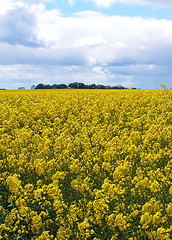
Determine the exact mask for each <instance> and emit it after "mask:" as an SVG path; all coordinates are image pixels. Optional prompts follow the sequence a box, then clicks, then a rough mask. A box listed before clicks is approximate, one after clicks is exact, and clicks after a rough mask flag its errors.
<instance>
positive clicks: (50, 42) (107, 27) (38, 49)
mask: <svg viewBox="0 0 172 240" xmlns="http://www.w3.org/2000/svg"><path fill="white" fill-rule="evenodd" d="M6 1H7V2H6V5H4V6H5V7H4V9H5V10H4V11H2V12H0V28H1V32H0V52H1V54H0V64H1V65H3V66H4V68H5V69H6V76H5V78H4V79H7V78H8V79H10V77H12V74H11V75H10V72H11V73H14V69H13V70H11V71H8V70H7V69H8V66H9V68H10V67H12V66H15V67H16V66H26V65H27V66H30V68H29V67H27V68H24V67H23V69H22V68H21V67H16V68H17V69H18V70H17V74H16V73H15V74H14V75H13V76H14V78H16V79H19V80H20V79H21V80H22V78H24V75H25V74H26V79H29V77H30V79H32V81H33V82H34V81H36V79H39V80H42V81H46V79H50V78H51V79H52V80H51V81H52V83H54V82H55V79H56V77H57V79H60V74H61V80H62V82H65V81H67V82H68V81H70V82H72V81H77V80H78V81H83V82H85V83H88V81H89V80H88V78H89V79H90V81H91V82H90V83H94V82H95V83H102V84H106V82H107V84H111V85H116V84H120V82H121V84H122V83H123V84H125V86H129V85H130V84H132V85H133V86H134V85H135V86H136V82H135V79H137V81H138V82H139V81H140V80H139V76H141V78H142V79H143V75H144V76H145V79H148V78H146V74H153V73H154V74H155V73H158V74H159V73H160V74H159V75H158V77H160V76H163V74H164V73H165V71H160V70H159V69H160V68H161V67H162V66H165V65H166V66H171V64H172V55H171V51H172V21H170V20H156V19H144V18H141V17H120V16H106V15H103V14H101V13H98V12H93V11H85V12H79V13H75V14H73V15H69V16H63V15H62V14H61V12H60V11H59V10H58V9H54V10H49V11H47V10H46V9H45V6H44V5H43V4H42V3H43V2H44V1H36V0H35V1H30V2H29V3H33V5H31V6H29V7H28V4H26V1H12V0H11V1H10V0H6ZM107 2H108V0H107ZM140 2H141V1H140ZM142 2H143V1H142ZM144 2H145V1H144ZM157 2H158V1H157ZM165 2H166V3H167V1H165ZM36 3H38V4H36ZM109 3H110V2H109ZM10 4H11V5H10ZM0 6H2V3H1V4H0ZM138 65H139V66H144V67H139V68H138ZM33 66H37V67H35V68H33ZM38 66H39V67H38ZM45 66H46V67H45ZM47 66H48V69H47ZM134 67H135V68H134ZM2 68H3V67H2ZM56 68H58V69H62V70H61V72H60V70H59V72H58V73H56V72H55V69H56ZM10 69H11V68H10ZM28 69H30V71H33V73H34V75H29V70H28ZM36 69H37V70H36ZM52 69H53V70H52ZM68 69H70V71H68ZM169 69H170V68H167V70H168V73H170V74H171V72H170V70H169ZM142 71H143V72H144V74H143V72H142ZM19 72H22V75H19ZM168 73H167V74H168ZM53 74H54V75H53ZM65 74H66V75H65ZM84 74H85V75H84ZM170 74H169V75H170ZM48 75H49V76H48ZM3 76H4V75H3ZM27 76H28V77H27ZM70 79H71V80H70ZM167 79H168V76H167ZM0 81H2V82H3V81H4V80H3V78H2V76H1V77H0ZM28 81H29V80H28ZM48 81H50V80H48ZM19 83H20V81H19ZM33 84H34V83H33ZM127 84H128V85H127ZM1 85H2V84H1Z"/></svg>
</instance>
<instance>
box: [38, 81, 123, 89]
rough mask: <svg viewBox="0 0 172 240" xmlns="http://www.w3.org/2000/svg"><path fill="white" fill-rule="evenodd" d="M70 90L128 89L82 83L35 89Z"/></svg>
mask: <svg viewBox="0 0 172 240" xmlns="http://www.w3.org/2000/svg"><path fill="white" fill-rule="evenodd" d="M68 88H73V89H127V88H125V87H123V86H121V85H117V86H109V85H108V86H105V85H102V84H90V85H87V84H84V83H80V82H74V83H70V84H69V85H66V84H53V85H49V84H48V85H47V84H46V85H44V84H42V83H40V84H38V85H37V86H35V89H68Z"/></svg>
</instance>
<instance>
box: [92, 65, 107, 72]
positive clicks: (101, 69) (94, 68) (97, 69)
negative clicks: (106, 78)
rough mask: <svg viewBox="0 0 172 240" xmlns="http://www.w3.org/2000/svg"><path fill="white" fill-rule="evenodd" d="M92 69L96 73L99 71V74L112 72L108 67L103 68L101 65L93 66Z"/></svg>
mask: <svg viewBox="0 0 172 240" xmlns="http://www.w3.org/2000/svg"><path fill="white" fill-rule="evenodd" d="M92 71H93V72H95V73H99V74H107V73H110V71H109V70H108V69H103V68H102V67H101V66H97V67H93V69H92Z"/></svg>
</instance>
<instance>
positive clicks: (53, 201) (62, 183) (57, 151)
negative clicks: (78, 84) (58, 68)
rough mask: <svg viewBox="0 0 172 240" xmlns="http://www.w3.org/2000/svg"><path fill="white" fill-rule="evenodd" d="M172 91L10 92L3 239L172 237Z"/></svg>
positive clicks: (0, 110) (3, 161)
mask: <svg viewBox="0 0 172 240" xmlns="http://www.w3.org/2000/svg"><path fill="white" fill-rule="evenodd" d="M171 199H172V90H164V89H162V90H71V89H67V90H28V91H27V90H26V91H25V90H23V91H1V92H0V239H3V240H5V239H6V240H8V239H9V240H11V239H12V240H17V239H20V240H22V239H24V240H34V239H36V240H50V239H54V240H63V239H64V240H65V239H70V240H75V239H78V240H84V239H88V240H106V239H111V240H115V239H123V240H127V239H128V240H141V239H143V240H144V239H145V240H147V239H151V240H154V239H155V240H163V239H164V240H170V239H172V233H171V232H172V200H171Z"/></svg>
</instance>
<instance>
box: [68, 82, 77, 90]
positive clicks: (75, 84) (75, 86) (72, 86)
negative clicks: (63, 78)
mask: <svg viewBox="0 0 172 240" xmlns="http://www.w3.org/2000/svg"><path fill="white" fill-rule="evenodd" d="M68 87H69V88H76V89H78V88H79V83H78V82H74V83H70V84H69V85H68Z"/></svg>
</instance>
